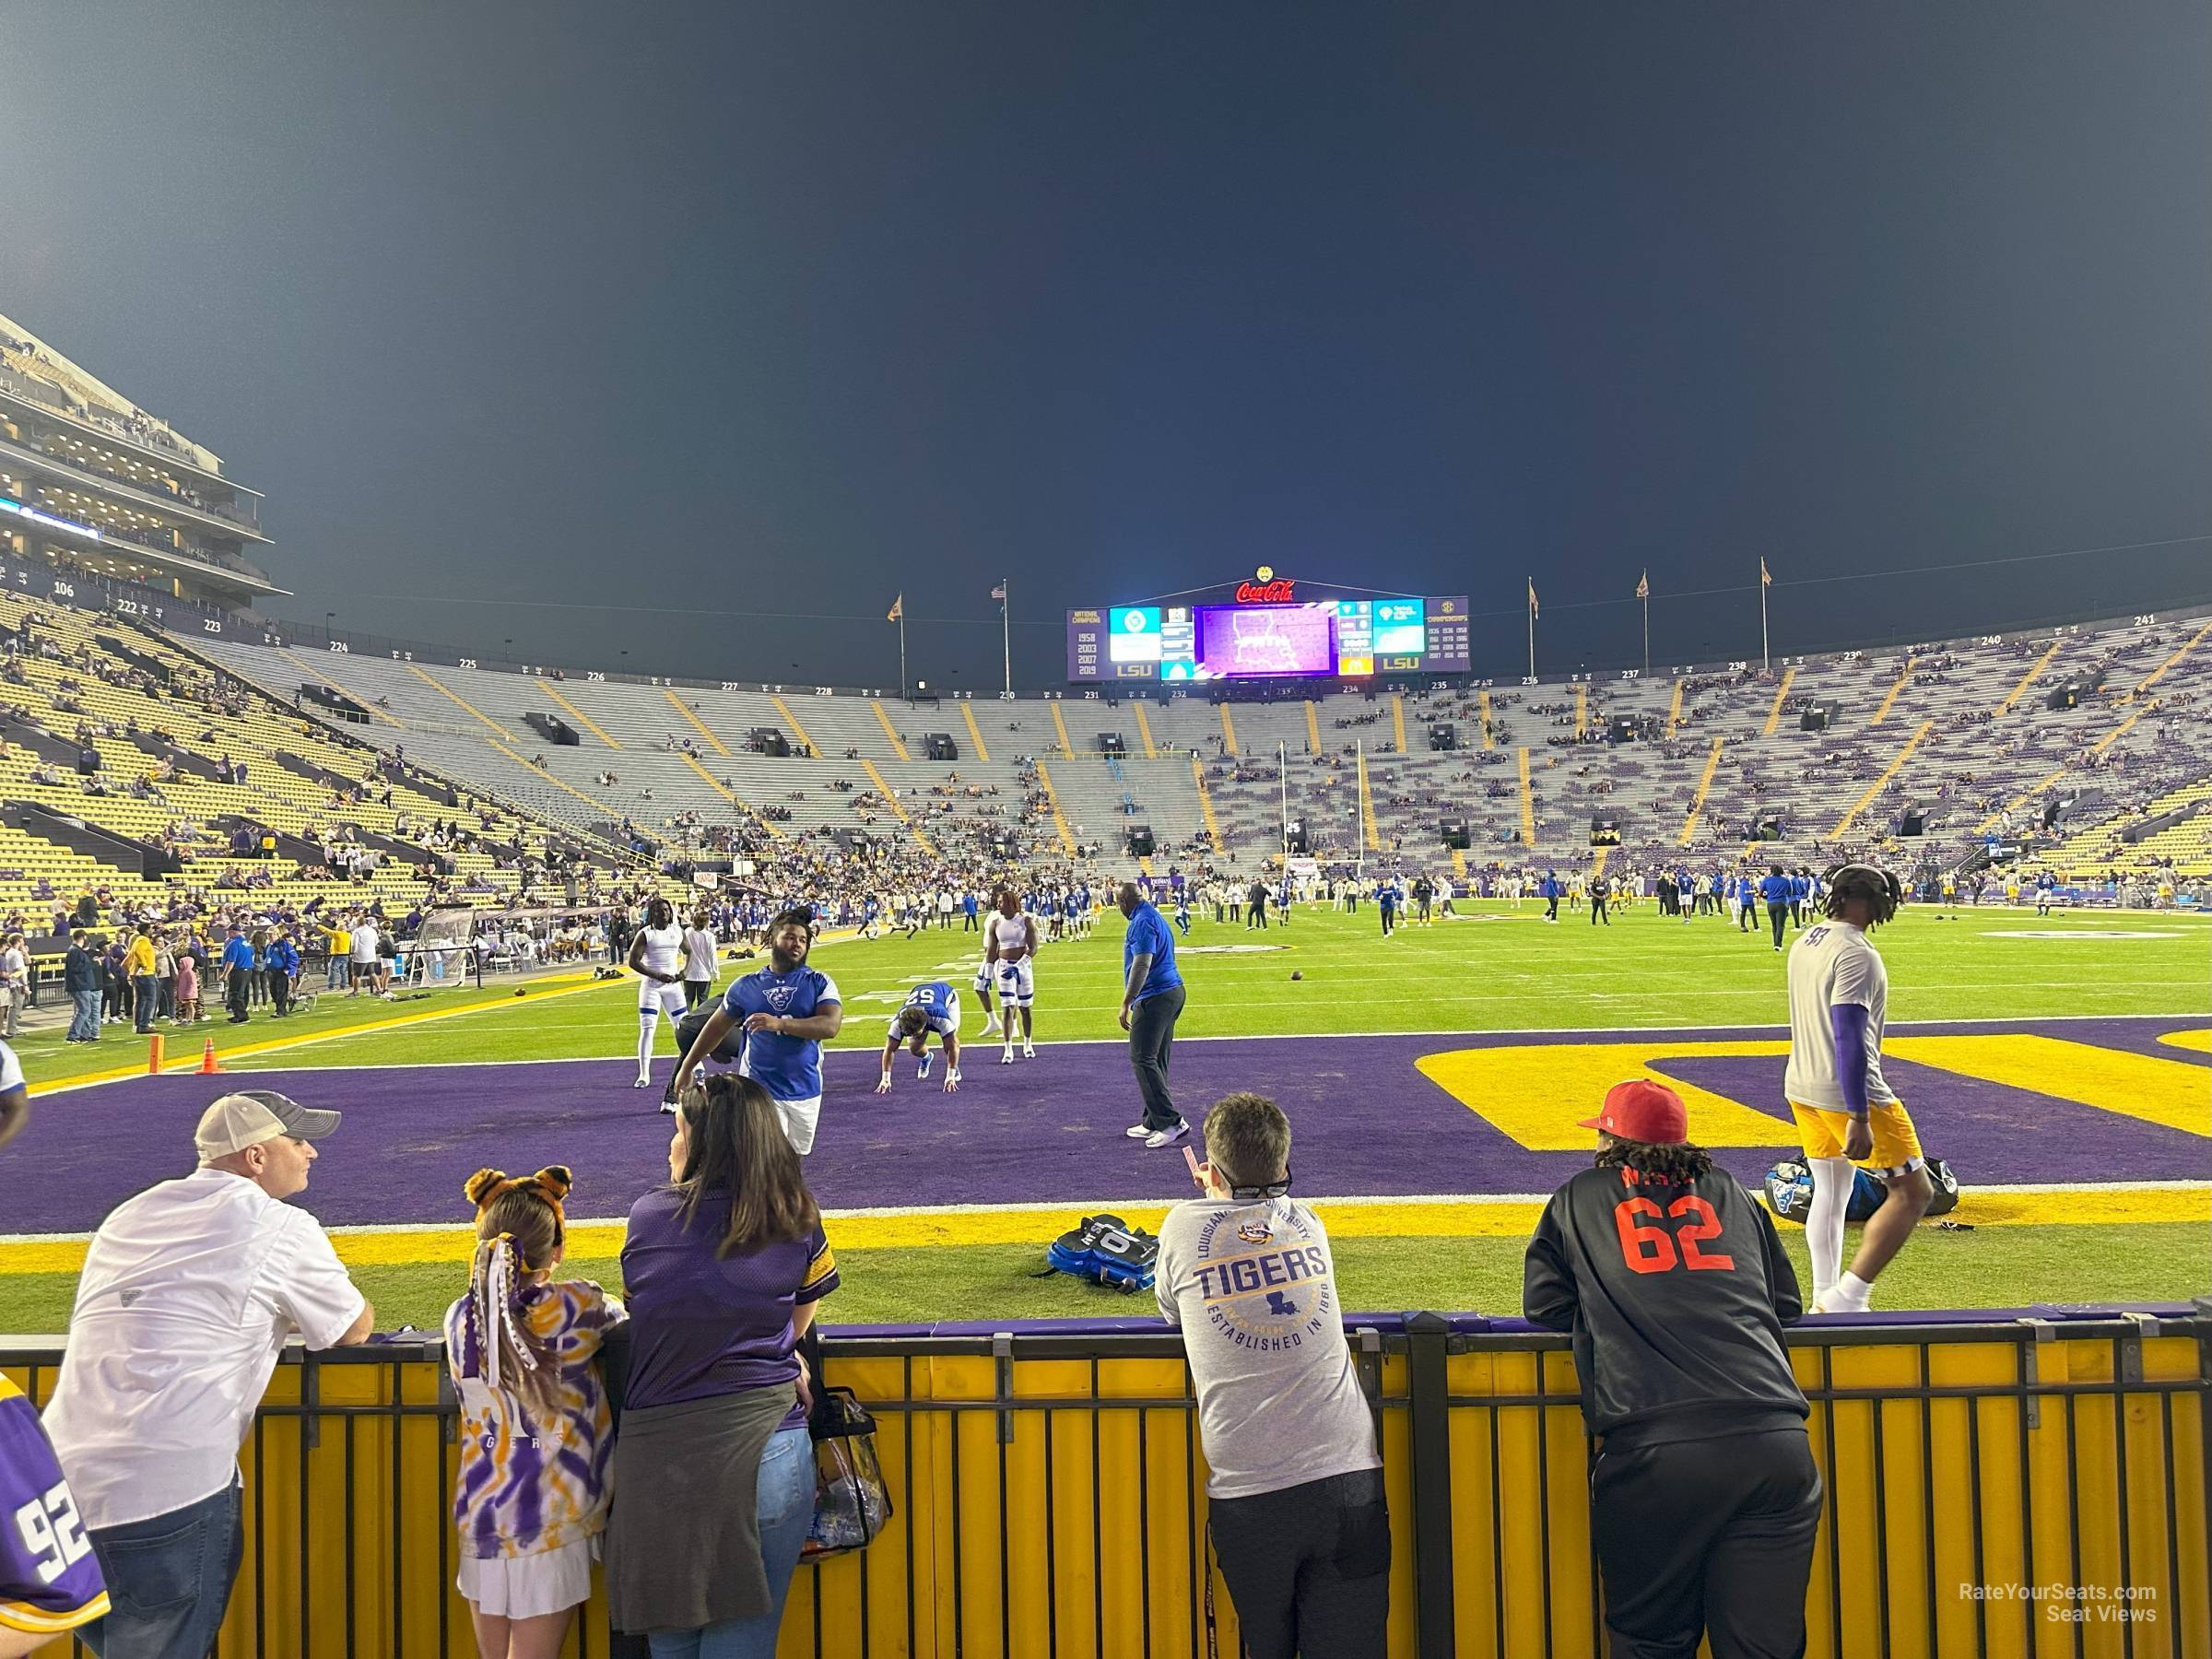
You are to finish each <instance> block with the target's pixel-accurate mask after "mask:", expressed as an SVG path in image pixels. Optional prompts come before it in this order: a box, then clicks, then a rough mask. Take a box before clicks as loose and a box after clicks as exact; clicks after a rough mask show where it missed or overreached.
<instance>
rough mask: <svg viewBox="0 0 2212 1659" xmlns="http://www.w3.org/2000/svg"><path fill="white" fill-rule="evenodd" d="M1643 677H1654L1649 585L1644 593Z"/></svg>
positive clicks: (1650, 592)
mask: <svg viewBox="0 0 2212 1659" xmlns="http://www.w3.org/2000/svg"><path fill="white" fill-rule="evenodd" d="M1643 677H1644V678H1645V679H1650V678H1651V677H1652V591H1651V587H1650V585H1649V584H1648V583H1647V584H1646V585H1645V587H1644V591H1643Z"/></svg>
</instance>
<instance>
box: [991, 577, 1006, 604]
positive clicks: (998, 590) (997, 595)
mask: <svg viewBox="0 0 2212 1659" xmlns="http://www.w3.org/2000/svg"><path fill="white" fill-rule="evenodd" d="M991 597H992V598H994V599H996V600H998V601H999V602H1000V603H1002V604H1003V603H1005V601H1006V583H1005V582H1000V583H999V584H998V585H997V586H996V587H994V588H993V589H992V590H991Z"/></svg>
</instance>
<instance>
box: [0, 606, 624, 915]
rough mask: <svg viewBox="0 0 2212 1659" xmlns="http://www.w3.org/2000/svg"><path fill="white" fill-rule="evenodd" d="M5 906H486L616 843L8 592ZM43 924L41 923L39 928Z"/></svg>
mask: <svg viewBox="0 0 2212 1659" xmlns="http://www.w3.org/2000/svg"><path fill="white" fill-rule="evenodd" d="M0 722H4V724H0V737H4V738H5V741H6V750H5V753H4V754H0V794H4V795H5V797H6V802H7V806H6V812H5V815H0V912H5V913H6V914H9V915H10V916H14V917H20V918H26V919H32V920H34V921H35V920H37V919H42V918H44V917H47V916H50V915H52V914H53V913H55V912H60V911H64V910H67V909H69V908H70V907H72V906H73V905H75V904H76V901H77V900H78V898H79V896H80V895H82V894H84V893H86V892H88V891H89V892H92V893H94V894H95V895H96V896H98V897H99V898H100V900H101V902H100V912H101V913H102V915H103V917H105V918H106V919H108V920H112V919H113V918H114V917H115V916H118V915H130V914H135V913H138V912H142V911H144V912H156V913H159V912H168V911H170V910H171V907H172V906H174V905H176V904H178V903H180V902H182V903H185V904H189V905H192V906H194V907H196V908H199V909H202V910H205V909H207V908H211V907H214V906H220V905H226V904H229V903H233V902H237V901H240V900H248V899H250V900H252V901H253V902H254V903H255V904H256V905H260V906H264V907H274V906H283V905H291V906H298V907H303V908H308V909H310V910H312V909H313V908H319V907H320V905H321V904H322V903H324V902H325V901H329V900H333V898H334V896H335V895H340V894H342V895H343V897H344V899H345V901H347V902H348V903H368V902H371V901H372V900H374V901H381V902H382V904H383V905H384V906H385V908H386V909H387V910H388V911H390V912H393V913H394V914H396V913H400V912H406V911H407V910H409V909H411V908H413V907H416V906H418V905H421V904H425V903H440V904H448V905H469V906H479V907H481V906H491V905H498V904H503V903H507V902H511V901H512V900H515V899H517V898H518V897H520V896H521V895H522V894H523V892H524V888H526V886H527V883H528V880H529V877H530V876H531V874H532V873H533V871H535V872H541V873H542V872H543V871H544V869H545V868H546V867H547V862H548V855H549V854H550V855H552V857H553V858H554V859H555V860H556V861H558V860H559V859H561V858H565V857H566V856H568V855H569V854H571V853H582V855H583V856H584V857H585V858H586V859H587V860H589V861H590V862H591V863H592V865H593V866H594V869H596V870H599V871H604V872H606V873H608V874H610V875H611V874H612V873H614V872H615V871H617V870H618V869H630V870H646V871H649V870H650V869H651V866H650V865H648V864H644V863H642V862H641V860H639V859H638V858H637V857H636V856H635V855H634V854H630V855H625V854H624V853H622V852H621V851H620V850H618V848H617V847H616V846H615V845H613V844H612V843H610V842H607V841H605V840H603V839H598V838H589V839H587V838H585V837H582V836H580V835H579V834H578V833H577V832H576V830H575V829H574V828H573V827H571V826H568V825H555V824H552V823H548V822H546V821H544V820H541V819H539V818H535V816H534V815H532V814H530V813H529V812H527V811H525V810H524V809H522V807H521V806H518V805H516V804H513V803H511V802H510V803H500V802H497V801H496V800H495V799H494V798H491V797H488V796H487V795H486V794H484V792H483V791H481V790H479V789H477V788H476V787H474V786H465V785H461V784H457V783H454V782H449V781H448V780H447V779H445V778H443V777H440V776H438V775H436V774H434V773H432V772H429V771H425V770H424V769H423V768H422V767H421V766H419V765H418V764H415V763H414V762H413V761H412V760H411V759H408V758H406V757H402V756H397V755H394V754H390V753H385V754H380V753H379V752H378V751H377V750H375V749H373V748H372V747H370V746H369V745H367V744H366V743H364V742H362V741H361V740H360V738H359V737H358V736H356V735H352V733H351V732H350V731H349V730H345V729H339V728H335V727H333V726H330V725H326V724H320V723H316V722H312V721H309V720H306V719H303V718H302V717H301V716H300V715H299V714H298V713H297V712H292V711H290V710H288V709H286V708H284V707H283V706H281V705H280V704H279V703H277V701H275V700H272V699H271V698H269V697H267V696H265V695H263V694H261V693H260V692H258V691H257V690H255V689H253V688H250V687H248V686H246V685H245V684H244V683H242V682H240V681H238V680H235V679H233V678H231V677H229V676H227V675H222V674H220V673H218V671H217V670H216V668H215V667H214V665H210V664H208V663H206V662H205V661H202V660H200V659H197V658H195V657H194V656H193V655H191V654H189V653H186V652H185V651H183V650H181V649H180V648H179V647H178V646H177V645H176V644H174V643H173V642H172V641H170V640H169V639H168V638H167V637H165V636H163V635H162V634H160V633H159V631H157V630H154V629H147V628H143V627H141V626H139V625H138V624H137V623H135V622H134V621H132V620H130V619H128V618H116V617H110V616H100V617H95V616H94V615H93V614H91V613H88V612H81V611H76V610H72V609H70V608H68V607H66V606H54V605H51V604H47V605H40V604H34V603H32V602H30V601H29V600H26V599H22V598H18V597H17V596H15V595H12V594H0ZM34 931H42V929H36V928H34Z"/></svg>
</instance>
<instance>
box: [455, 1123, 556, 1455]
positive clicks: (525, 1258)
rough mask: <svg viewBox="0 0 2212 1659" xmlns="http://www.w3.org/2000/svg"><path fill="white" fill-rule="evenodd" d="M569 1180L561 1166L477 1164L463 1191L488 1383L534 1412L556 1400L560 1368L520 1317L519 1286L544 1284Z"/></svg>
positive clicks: (476, 1324) (475, 1327) (475, 1329)
mask: <svg viewBox="0 0 2212 1659" xmlns="http://www.w3.org/2000/svg"><path fill="white" fill-rule="evenodd" d="M573 1180H574V1178H573V1177H572V1176H571V1174H570V1173H569V1170H568V1166H567V1165H565V1164H548V1165H547V1166H546V1167H545V1168H544V1169H542V1170H540V1171H537V1172H536V1173H535V1174H533V1175H509V1174H508V1173H506V1171H502V1170H489V1169H486V1170H478V1171H477V1172H476V1173H475V1174H474V1175H471V1176H470V1177H469V1178H468V1180H467V1181H466V1182H464V1183H463V1185H462V1188H461V1191H462V1193H463V1194H465V1196H466V1197H467V1199H468V1201H469V1202H470V1203H471V1204H474V1205H475V1206H477V1241H478V1242H477V1251H476V1255H475V1257H474V1258H473V1259H472V1260H471V1261H470V1263H469V1269H468V1325H469V1331H470V1335H472V1336H473V1337H474V1338H475V1347H476V1350H477V1355H478V1356H479V1359H478V1362H477V1363H478V1368H479V1371H480V1374H481V1375H482V1377H483V1380H484V1382H485V1384H486V1385H487V1386H488V1387H490V1388H492V1389H494V1390H497V1389H500V1388H502V1387H503V1388H505V1389H507V1390H509V1391H511V1392H512V1393H513V1394H515V1395H516V1396H517V1397H518V1398H519V1399H521V1401H522V1402H523V1404H524V1406H525V1407H527V1408H528V1409H529V1410H530V1412H531V1413H532V1414H533V1415H534V1416H541V1417H543V1416H549V1415H550V1414H551V1413H552V1412H554V1411H556V1410H558V1409H559V1387H560V1376H559V1364H558V1363H557V1361H556V1359H555V1357H554V1355H553V1354H552V1353H551V1352H550V1351H549V1350H548V1349H547V1347H545V1345H544V1344H543V1343H542V1342H540V1341H539V1340H538V1339H537V1337H536V1335H535V1333H534V1332H533V1331H532V1329H531V1327H530V1322H529V1321H528V1319H527V1318H525V1317H524V1310H523V1307H522V1298H523V1294H524V1291H527V1290H530V1289H532V1288H535V1287H536V1286H537V1285H540V1284H542V1283H544V1282H545V1280H546V1278H547V1277H548V1276H549V1275H550V1274H551V1273H552V1271H553V1266H554V1264H555V1263H557V1262H559V1260H560V1257H561V1251H562V1246H563V1244H564V1242H565V1235H566V1232H567V1225H568V1217H567V1214H566V1212H565V1211H564V1210H563V1208H562V1205H563V1203H564V1201H565V1200H566V1199H567V1198H568V1195H569V1189H570V1187H571V1184H572V1182H573Z"/></svg>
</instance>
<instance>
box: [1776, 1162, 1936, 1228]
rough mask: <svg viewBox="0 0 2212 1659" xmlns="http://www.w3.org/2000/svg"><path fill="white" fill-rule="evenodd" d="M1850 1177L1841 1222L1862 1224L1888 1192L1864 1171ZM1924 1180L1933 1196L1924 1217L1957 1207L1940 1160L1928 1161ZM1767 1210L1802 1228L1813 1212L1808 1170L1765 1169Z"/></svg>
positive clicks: (1795, 1167) (1792, 1167)
mask: <svg viewBox="0 0 2212 1659" xmlns="http://www.w3.org/2000/svg"><path fill="white" fill-rule="evenodd" d="M1851 1175H1852V1181H1851V1200H1850V1202H1849V1203H1848V1204H1846V1205H1845V1206H1844V1207H1843V1219H1844V1220H1845V1221H1847V1222H1853V1221H1865V1219H1866V1218H1868V1217H1870V1216H1872V1215H1873V1214H1874V1212H1875V1211H1876V1210H1877V1209H1879V1208H1881V1207H1882V1201H1883V1200H1884V1199H1886V1198H1887V1197H1888V1196H1889V1189H1888V1187H1886V1186H1884V1185H1883V1184H1882V1182H1881V1181H1880V1179H1879V1178H1878V1177H1877V1176H1874V1175H1870V1174H1868V1173H1867V1172H1866V1171H1865V1170H1853V1171H1852V1172H1851ZM1928 1179H1930V1180H1931V1181H1933V1182H1935V1197H1934V1198H1932V1199H1930V1200H1929V1202H1928V1215H1929V1216H1930V1218H1934V1217H1936V1216H1947V1215H1949V1214H1950V1213H1951V1212H1952V1211H1953V1210H1955V1209H1957V1208H1958V1207H1959V1178H1958V1177H1957V1176H1956V1175H1954V1174H1952V1173H1951V1166H1950V1165H1948V1164H1947V1163H1945V1162H1944V1161H1943V1159H1940V1158H1931V1159H1928ZM1767 1207H1768V1208H1769V1209H1771V1210H1772V1211H1773V1212H1774V1213H1775V1214H1776V1215H1777V1216H1779V1217H1781V1218H1783V1220H1784V1221H1794V1222H1796V1223H1797V1225H1798V1226H1800V1227H1803V1226H1804V1225H1805V1218H1806V1217H1807V1216H1808V1215H1810V1214H1811V1213H1812V1209H1813V1172H1812V1171H1811V1170H1809V1169H1807V1168H1806V1166H1805V1165H1804V1164H1801V1163H1794V1162H1783V1163H1778V1164H1776V1165H1775V1166H1774V1167H1773V1168H1772V1169H1771V1170H1769V1171H1767Z"/></svg>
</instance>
